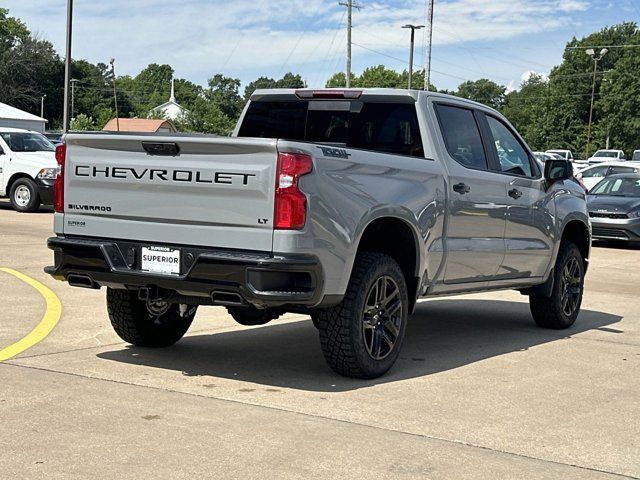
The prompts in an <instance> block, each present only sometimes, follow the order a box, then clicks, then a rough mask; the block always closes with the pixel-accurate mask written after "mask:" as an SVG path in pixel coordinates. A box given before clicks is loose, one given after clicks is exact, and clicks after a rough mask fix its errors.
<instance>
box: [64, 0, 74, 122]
mask: <svg viewBox="0 0 640 480" xmlns="http://www.w3.org/2000/svg"><path fill="white" fill-rule="evenodd" d="M72 21H73V0H67V42H66V47H67V49H66V53H65V59H64V106H63V111H62V133H67V132H68V131H69V80H70V79H71V32H72Z"/></svg>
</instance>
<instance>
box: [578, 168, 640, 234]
mask: <svg viewBox="0 0 640 480" xmlns="http://www.w3.org/2000/svg"><path fill="white" fill-rule="evenodd" d="M587 207H588V209H589V216H590V217H591V225H592V228H593V238H594V239H595V240H622V241H626V242H633V243H640V175H638V174H623V175H612V176H609V177H606V178H605V179H604V180H602V181H601V182H600V183H598V184H597V185H596V186H595V187H593V189H591V191H590V192H589V195H588V196H587Z"/></svg>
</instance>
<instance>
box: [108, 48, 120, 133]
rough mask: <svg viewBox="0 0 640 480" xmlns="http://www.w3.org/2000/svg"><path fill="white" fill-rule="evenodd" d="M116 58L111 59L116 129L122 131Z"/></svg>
mask: <svg viewBox="0 0 640 480" xmlns="http://www.w3.org/2000/svg"><path fill="white" fill-rule="evenodd" d="M115 63H116V59H115V58H112V59H111V60H110V61H109V65H111V75H112V82H113V102H114V103H115V106H116V131H118V132H119V131H120V117H119V116H118V95H117V94H116V67H115Z"/></svg>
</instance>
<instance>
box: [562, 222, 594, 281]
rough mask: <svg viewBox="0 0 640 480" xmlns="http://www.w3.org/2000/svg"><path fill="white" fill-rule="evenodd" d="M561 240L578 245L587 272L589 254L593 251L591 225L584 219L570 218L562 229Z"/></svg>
mask: <svg viewBox="0 0 640 480" xmlns="http://www.w3.org/2000/svg"><path fill="white" fill-rule="evenodd" d="M560 241H561V242H566V241H570V242H572V243H574V244H575V245H576V246H577V247H578V250H580V254H581V255H582V259H583V261H584V271H585V273H586V271H587V267H588V266H589V254H590V252H591V234H590V230H589V226H588V225H587V224H585V223H584V222H583V221H582V220H578V219H573V220H569V221H568V222H567V223H566V224H565V226H564V228H563V229H562V236H561V237H560Z"/></svg>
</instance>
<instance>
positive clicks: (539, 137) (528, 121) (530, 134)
mask: <svg viewBox="0 0 640 480" xmlns="http://www.w3.org/2000/svg"><path fill="white" fill-rule="evenodd" d="M548 89H549V83H548V81H547V80H546V79H545V78H544V77H542V76H541V75H537V74H533V75H531V76H529V78H528V79H526V80H525V81H524V82H522V84H521V85H520V90H514V91H512V92H509V93H508V94H507V95H506V96H505V100H504V104H503V106H502V113H503V114H504V115H505V116H506V117H507V118H508V119H509V120H510V121H511V123H512V124H513V125H514V126H515V127H516V129H517V130H518V132H519V133H520V134H521V135H522V136H523V137H524V139H525V140H526V141H527V143H529V145H530V146H531V147H532V148H533V149H534V150H547V149H548V148H550V147H549V145H548V142H547V139H546V133H545V130H544V118H545V116H546V115H547V107H548V106H547V104H546V102H545V101H544V99H545V98H546V95H547V91H548Z"/></svg>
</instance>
